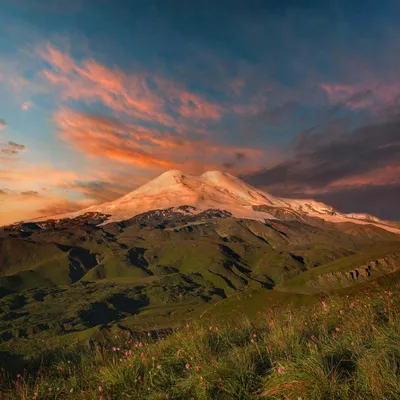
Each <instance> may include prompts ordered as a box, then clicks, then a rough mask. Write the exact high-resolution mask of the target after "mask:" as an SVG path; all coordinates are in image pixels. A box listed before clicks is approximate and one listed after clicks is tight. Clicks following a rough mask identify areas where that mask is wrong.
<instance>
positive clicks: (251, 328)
mask: <svg viewBox="0 0 400 400" xmlns="http://www.w3.org/2000/svg"><path fill="white" fill-rule="evenodd" d="M399 295H400V285H396V284H394V283H393V284H392V285H391V287H390V290H389V289H388V288H384V287H380V286H379V285H378V284H377V285H376V286H375V287H370V288H368V289H364V290H360V291H359V292H357V293H355V294H352V295H342V296H338V295H336V296H332V297H325V298H322V297H321V299H319V301H318V302H317V303H316V304H315V305H314V306H312V307H307V308H306V307H304V308H300V309H290V308H287V307H285V308H279V307H275V308H273V309H270V310H267V311H266V313H265V314H260V315H259V316H258V318H257V319H255V320H253V321H249V320H243V321H241V322H237V321H236V322H232V323H230V324H218V323H216V322H211V323H207V324H204V323H200V322H197V323H191V324H189V325H186V326H184V327H182V328H180V329H177V330H176V331H174V332H173V333H172V334H170V335H168V336H167V337H160V336H159V335H157V333H156V332H152V333H151V334H150V335H149V336H148V335H143V336H142V337H135V338H133V337H132V338H130V339H128V340H123V341H122V340H121V342H119V344H116V345H115V347H109V348H100V347H96V348H94V349H92V350H91V351H89V350H80V351H77V352H76V353H74V354H60V355H58V356H57V357H58V358H57V359H56V361H53V362H52V363H51V364H46V363H45V364H43V365H42V366H41V367H39V368H38V369H35V370H33V371H21V372H20V373H19V374H20V375H19V374H13V375H12V376H10V374H7V373H6V372H5V371H3V373H2V375H1V382H0V385H1V386H0V387H1V389H0V398H1V399H2V400H3V399H4V400H8V399H13V400H14V399H36V400H39V399H97V400H99V399H100V400H106V399H118V400H120V399H204V400H208V399H253V398H260V399H295V400H299V399H302V400H312V399H324V400H328V399H335V400H336V399H385V400H390V399H393V400H394V399H399V398H400V304H399V303H400V302H399V299H400V296H399ZM116 341H117V343H118V338H117V339H116Z"/></svg>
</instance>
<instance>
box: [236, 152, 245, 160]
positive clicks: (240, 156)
mask: <svg viewBox="0 0 400 400" xmlns="http://www.w3.org/2000/svg"><path fill="white" fill-rule="evenodd" d="M235 157H236V160H244V159H246V154H244V153H240V152H238V153H236V154H235Z"/></svg>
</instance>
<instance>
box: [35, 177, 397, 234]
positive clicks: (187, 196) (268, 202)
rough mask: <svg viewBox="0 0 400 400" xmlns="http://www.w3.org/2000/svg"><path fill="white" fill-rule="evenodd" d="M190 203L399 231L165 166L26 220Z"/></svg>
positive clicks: (116, 215) (122, 213)
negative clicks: (98, 200) (84, 204)
mask: <svg viewBox="0 0 400 400" xmlns="http://www.w3.org/2000/svg"><path fill="white" fill-rule="evenodd" d="M179 206H191V207H194V208H195V209H193V210H192V211H191V212H194V213H196V212H201V211H205V210H208V209H219V210H225V211H228V212H230V213H231V214H232V215H233V216H234V217H236V218H245V219H254V220H260V221H265V220H276V219H278V220H279V219H280V218H279V216H277V213H276V212H274V213H273V214H271V213H269V212H268V211H266V209H264V210H262V211H261V208H260V207H261V206H266V207H270V208H274V209H279V210H287V211H290V212H295V213H299V214H300V215H304V216H307V217H317V218H321V219H323V220H325V221H328V222H333V223H343V222H352V223H356V224H372V225H375V226H378V227H380V228H383V229H386V230H388V231H390V232H393V233H397V234H400V229H398V227H396V226H395V225H391V224H390V223H389V222H387V221H382V220H380V219H379V218H377V217H374V216H371V215H366V214H357V213H351V214H343V213H340V212H339V211H337V210H335V209H334V208H333V207H331V206H329V205H327V204H325V203H322V202H318V201H315V200H312V199H289V198H281V197H276V196H273V195H271V194H269V193H267V192H264V191H262V190H260V189H257V188H255V187H253V186H251V185H249V184H247V183H246V182H244V181H242V180H241V179H239V178H237V177H235V176H233V175H231V174H229V173H228V172H224V171H207V172H205V173H203V174H202V175H199V176H195V175H188V174H185V173H184V172H182V171H180V170H168V171H166V172H164V173H162V174H161V175H159V176H158V177H156V178H154V179H152V180H150V181H149V182H147V183H145V184H144V185H142V186H140V187H139V188H137V189H135V190H133V191H132V192H129V193H127V194H126V195H124V196H122V197H120V198H118V199H116V200H112V201H109V202H105V203H102V204H98V205H93V206H90V207H88V208H85V209H82V210H79V211H76V212H72V213H66V214H60V215H52V216H44V217H40V218H35V219H33V220H31V221H34V222H37V221H44V220H47V219H63V218H76V217H78V216H81V215H83V214H85V213H88V212H97V213H101V214H105V215H108V216H109V217H108V219H107V221H106V222H104V223H109V222H118V221H123V220H126V219H129V218H132V217H134V216H135V215H139V214H141V213H144V212H148V211H151V210H159V209H168V208H171V207H179Z"/></svg>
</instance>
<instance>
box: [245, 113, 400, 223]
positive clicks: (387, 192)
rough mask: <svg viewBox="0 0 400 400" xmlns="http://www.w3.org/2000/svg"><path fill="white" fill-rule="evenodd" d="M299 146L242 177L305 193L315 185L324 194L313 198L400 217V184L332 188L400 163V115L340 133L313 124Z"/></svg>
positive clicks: (275, 190) (290, 193) (286, 192)
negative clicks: (280, 159)
mask: <svg viewBox="0 0 400 400" xmlns="http://www.w3.org/2000/svg"><path fill="white" fill-rule="evenodd" d="M293 147H294V148H293V151H294V154H293V156H292V157H291V158H290V159H288V160H286V161H284V162H282V163H280V164H278V165H276V166H274V167H272V168H266V169H262V170H259V171H258V172H255V173H252V174H248V175H245V176H242V178H243V179H244V180H246V181H247V182H249V183H250V184H253V185H255V186H261V187H265V188H267V190H270V191H271V192H272V193H274V194H276V195H280V196H289V197H299V196H300V197H304V196H302V192H305V191H307V190H310V189H312V190H313V192H315V193H318V192H319V193H323V194H319V195H318V194H317V195H313V196H312V197H314V198H315V197H317V198H319V199H320V200H323V201H326V202H328V203H330V204H332V205H338V208H339V209H341V210H343V211H349V212H350V211H359V212H361V211H365V212H370V213H374V212H375V213H376V214H378V216H381V217H384V218H389V216H391V217H393V216H396V215H397V216H398V217H396V218H400V216H399V215H398V214H399V211H398V210H399V208H398V205H397V206H395V204H400V192H399V190H398V188H399V187H398V186H395V187H391V186H379V187H378V186H376V187H375V186H365V185H364V186H361V184H360V185H359V186H357V185H356V187H352V188H348V187H347V188H345V189H340V190H339V189H331V188H330V187H329V185H330V184H332V183H333V182H337V181H340V180H343V179H347V178H352V177H353V178H355V177H357V176H359V175H365V174H368V173H372V172H373V171H375V170H379V169H381V168H384V167H391V166H398V165H400V120H397V121H393V122H387V123H382V124H376V125H369V126H365V127H362V128H359V129H357V130H355V131H353V132H350V133H337V134H336V135H331V134H325V135H323V134H321V133H318V132H317V131H316V130H315V129H310V130H308V131H304V132H302V133H301V134H300V135H299V137H298V139H297V141H296V142H295V144H294V146H293ZM355 182H356V179H355ZM378 184H381V183H380V182H377V185H378ZM379 193H381V196H380V195H379ZM363 196H365V199H364V197H363ZM385 196H386V197H385ZM307 197H310V195H309V194H308V195H307ZM374 201H376V205H374ZM357 205H358V206H360V207H358V209H357V207H356V206H357ZM353 206H354V207H353ZM360 208H361V209H360ZM386 208H387V209H386Z"/></svg>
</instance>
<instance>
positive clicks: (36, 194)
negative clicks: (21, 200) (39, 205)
mask: <svg viewBox="0 0 400 400" xmlns="http://www.w3.org/2000/svg"><path fill="white" fill-rule="evenodd" d="M21 194H22V195H24V196H40V194H39V192H36V191H35V190H28V191H26V192H21Z"/></svg>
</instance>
